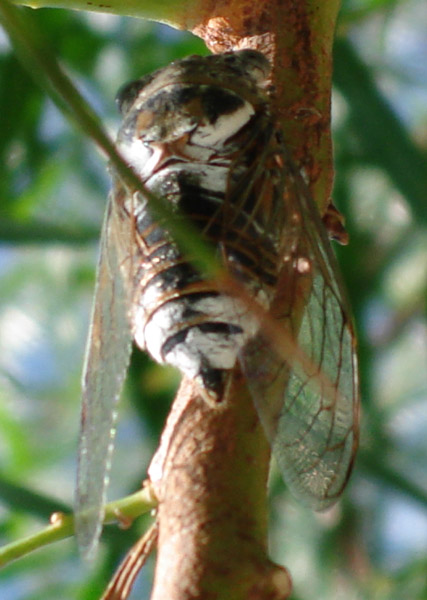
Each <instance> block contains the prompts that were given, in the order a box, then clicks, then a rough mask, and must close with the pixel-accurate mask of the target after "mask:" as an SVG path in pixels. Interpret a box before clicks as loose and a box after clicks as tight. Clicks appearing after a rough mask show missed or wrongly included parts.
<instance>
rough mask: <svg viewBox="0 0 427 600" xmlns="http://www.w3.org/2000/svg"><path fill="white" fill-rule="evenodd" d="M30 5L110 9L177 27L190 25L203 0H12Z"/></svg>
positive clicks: (119, 13) (116, 13) (90, 9)
mask: <svg viewBox="0 0 427 600" xmlns="http://www.w3.org/2000/svg"><path fill="white" fill-rule="evenodd" d="M13 3H14V4H18V5H23V6H29V7H31V8H66V9H68V10H86V11H88V10H89V11H96V12H104V13H105V12H107V13H112V14H115V15H123V16H127V17H140V18H144V19H150V20H152V21H158V22H160V23H166V24H167V25H170V26H171V27H176V28H177V29H190V28H191V26H192V24H193V23H194V21H195V19H196V18H197V17H196V15H197V14H198V12H200V8H199V6H200V4H201V3H200V0H108V2H105V3H103V2H97V1H96V0H92V1H90V0H13Z"/></svg>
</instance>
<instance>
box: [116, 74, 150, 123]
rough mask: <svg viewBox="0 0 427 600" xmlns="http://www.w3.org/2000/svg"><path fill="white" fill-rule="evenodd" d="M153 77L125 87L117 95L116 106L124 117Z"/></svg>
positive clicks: (133, 82)
mask: <svg viewBox="0 0 427 600" xmlns="http://www.w3.org/2000/svg"><path fill="white" fill-rule="evenodd" d="M150 80H151V77H143V78H142V79H137V80H136V81H131V82H130V83H126V84H125V85H123V86H122V87H121V88H120V89H119V91H118V92H117V95H116V105H117V107H118V109H119V111H120V112H121V114H122V115H123V116H124V115H126V113H127V112H128V111H129V109H130V107H131V106H132V104H133V103H134V102H135V100H136V98H137V97H138V94H139V92H140V91H141V90H142V89H143V88H144V87H145V86H146V85H147V83H148V82H149V81H150Z"/></svg>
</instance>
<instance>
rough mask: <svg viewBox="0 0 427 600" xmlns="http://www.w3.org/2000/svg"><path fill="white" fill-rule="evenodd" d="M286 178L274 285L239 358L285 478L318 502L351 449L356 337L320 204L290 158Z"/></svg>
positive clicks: (345, 466) (336, 490) (328, 493)
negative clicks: (258, 327) (257, 331)
mask: <svg viewBox="0 0 427 600" xmlns="http://www.w3.org/2000/svg"><path fill="white" fill-rule="evenodd" d="M286 179H289V185H288V189H287V190H286V191H285V206H286V212H287V215H288V217H287V222H288V223H289V225H288V226H286V228H285V235H284V239H283V252H282V267H281V270H280V273H279V279H278V288H277V293H276V297H275V300H274V302H273V306H272V308H271V314H270V316H269V317H268V318H267V319H266V323H264V324H263V327H262V331H263V334H262V335H259V336H258V337H257V338H256V339H255V340H253V341H252V342H251V343H250V344H248V345H247V346H246V347H245V349H244V352H243V357H242V361H243V367H244V371H245V372H246V375H247V378H248V380H249V384H250V387H251V389H252V392H253V396H254V401H255V404H256V406H257V410H258V413H259V415H260V418H261V421H262V422H263V424H264V427H265V429H266V431H267V435H268V437H269V439H270V442H271V446H272V451H273V454H274V456H275V458H276V461H277V463H278V466H279V469H280V470H281V472H282V475H283V477H284V479H285V481H286V483H287V484H288V485H289V487H290V489H291V490H292V492H293V493H294V495H296V496H297V497H298V498H300V499H301V500H303V501H304V502H305V503H306V504H309V505H310V506H312V507H313V508H315V509H317V510H322V509H324V508H327V507H328V506H329V505H331V504H332V503H333V502H335V501H336V499H337V498H338V496H339V495H340V493H341V492H342V490H343V488H344V486H345V484H346V482H347V479H348V477H349V474H350V471H351V467H352V464H353V460H354V455H355V452H356V449H357V443H358V419H359V396H358V376H357V362H356V351H355V336H354V332H353V327H352V322H351V317H350V312H349V309H348V306H347V301H346V298H345V293H344V291H343V289H342V286H341V283H340V276H339V273H338V268H337V265H336V260H335V257H334V255H333V253H332V251H331V248H330V245H329V240H328V239H327V238H326V235H325V233H324V228H323V225H322V223H321V220H320V217H319V214H318V211H317V208H316V207H315V205H314V203H313V201H312V200H311V197H310V195H309V193H308V191H307V189H306V188H305V185H304V183H303V182H302V180H301V179H300V178H299V176H298V175H297V174H295V173H292V167H290V166H288V169H287V170H286Z"/></svg>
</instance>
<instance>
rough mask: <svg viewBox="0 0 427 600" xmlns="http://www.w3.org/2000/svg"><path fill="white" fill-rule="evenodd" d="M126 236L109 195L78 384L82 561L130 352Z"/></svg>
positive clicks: (96, 519)
mask: <svg viewBox="0 0 427 600" xmlns="http://www.w3.org/2000/svg"><path fill="white" fill-rule="evenodd" d="M130 235H131V232H130V227H129V223H128V222H126V223H123V221H122V219H121V218H120V216H119V214H118V209H117V206H116V204H115V201H114V196H112V197H111V198H110V200H109V203H108V207H107V210H106V215H105V218H104V224H103V229H102V235H101V248H100V258H99V263H98V270H97V283H96V290H95V297H94V303H93V309H92V319H91V324H90V330H89V337H88V341H87V348H86V358H85V365H84V369H83V380H82V385H83V399H82V411H81V433H80V447H79V458H78V470H77V494H76V515H75V519H76V535H77V541H78V545H79V548H80V550H81V552H82V553H83V555H85V556H86V557H90V556H91V554H93V552H94V550H95V548H96V546H97V543H98V539H99V536H100V533H101V529H102V520H103V515H104V513H103V511H104V508H103V507H104V503H105V494H106V487H107V484H108V474H109V469H110V464H111V456H112V451H113V438H114V432H115V420H116V405H117V402H118V399H119V396H120V392H121V389H122V385H123V381H124V378H125V375H126V371H127V367H128V363H129V357H130V352H131V330H130V325H129V320H128V306H129V304H128V298H129V289H130V287H129V286H130V282H129V280H128V276H129V273H128V272H127V271H126V265H127V264H129V260H127V258H128V257H129V249H130V248H131V246H130V241H131V240H130ZM126 253H127V254H126Z"/></svg>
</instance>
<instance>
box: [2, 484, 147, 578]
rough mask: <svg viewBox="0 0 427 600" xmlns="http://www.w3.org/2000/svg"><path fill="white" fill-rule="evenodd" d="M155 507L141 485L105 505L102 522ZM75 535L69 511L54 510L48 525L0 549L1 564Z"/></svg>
mask: <svg viewBox="0 0 427 600" xmlns="http://www.w3.org/2000/svg"><path fill="white" fill-rule="evenodd" d="M156 506H157V500H156V499H155V498H154V497H153V494H152V492H151V488H150V487H149V486H147V487H144V488H143V489H142V490H140V491H139V492H136V493H135V494H131V495H130V496H126V498H121V499H120V500H116V501H115V502H110V503H109V504H107V505H106V507H105V518H104V522H105V523H111V522H113V521H119V522H127V521H132V520H133V519H135V518H136V517H139V516H140V515H142V514H144V513H147V512H149V511H150V510H152V509H153V508H155V507H156ZM72 535H74V518H73V516H72V515H70V514H64V513H60V512H56V513H53V515H52V516H51V524H50V525H48V526H47V527H45V528H44V529H43V530H42V531H39V532H38V533H35V534H34V535H30V536H28V537H26V538H23V539H21V540H19V541H17V542H14V543H12V544H8V545H7V546H3V548H1V549H0V567H2V566H4V565H7V564H9V563H10V562H12V561H14V560H16V559H18V558H21V557H22V556H25V555H26V554H29V553H30V552H32V551H33V550H37V549H38V548H42V547H43V546H47V545H48V544H52V543H53V542H57V541H59V540H63V539H65V538H67V537H70V536H72Z"/></svg>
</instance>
